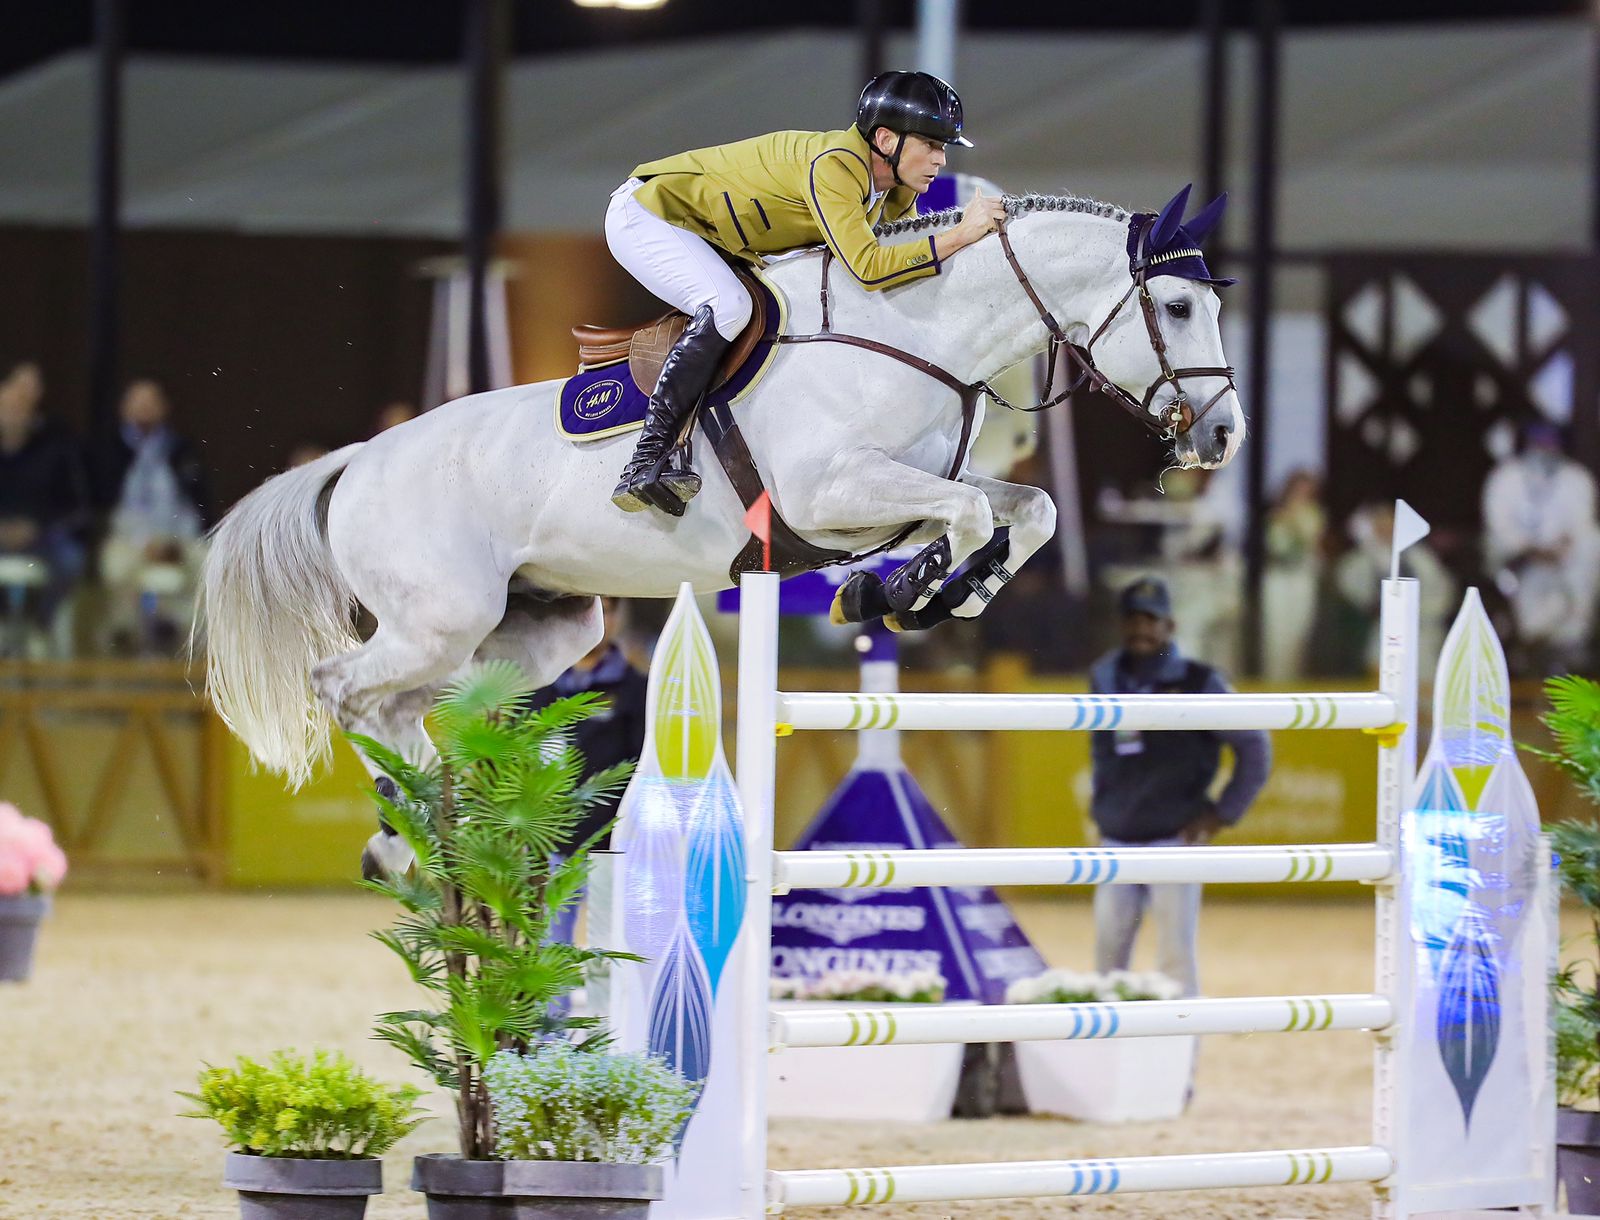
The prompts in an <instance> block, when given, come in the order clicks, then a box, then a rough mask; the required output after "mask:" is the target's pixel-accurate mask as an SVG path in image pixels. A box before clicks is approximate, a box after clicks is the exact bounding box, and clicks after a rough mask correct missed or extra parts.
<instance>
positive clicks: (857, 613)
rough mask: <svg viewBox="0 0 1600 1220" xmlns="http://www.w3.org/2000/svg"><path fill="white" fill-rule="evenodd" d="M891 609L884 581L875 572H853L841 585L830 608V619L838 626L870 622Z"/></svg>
mask: <svg viewBox="0 0 1600 1220" xmlns="http://www.w3.org/2000/svg"><path fill="white" fill-rule="evenodd" d="M888 609H889V607H888V604H887V603H886V602H885V601H884V598H883V581H882V580H881V579H880V578H879V577H878V575H877V574H876V573H874V572H852V573H851V574H850V579H849V580H847V581H845V582H844V584H842V585H840V586H839V591H838V592H837V593H835V594H834V595H833V605H832V606H831V607H829V609H828V620H829V621H830V622H831V623H833V624H834V626H836V627H842V626H844V625H845V624H846V623H870V622H871V621H872V620H873V619H875V618H882V617H883V615H884V612H885V611H887V610H888Z"/></svg>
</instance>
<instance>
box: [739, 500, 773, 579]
mask: <svg viewBox="0 0 1600 1220" xmlns="http://www.w3.org/2000/svg"><path fill="white" fill-rule="evenodd" d="M744 524H745V528H746V529H748V530H749V531H750V532H751V533H752V534H754V535H755V536H756V537H757V538H759V539H761V570H762V571H763V572H770V571H772V495H771V493H770V492H766V491H763V492H762V493H761V497H760V499H758V500H757V501H756V502H755V503H754V504H752V505H751V506H750V507H749V508H747V509H745V511H744Z"/></svg>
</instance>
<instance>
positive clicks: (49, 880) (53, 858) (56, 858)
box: [33, 843, 67, 890]
mask: <svg viewBox="0 0 1600 1220" xmlns="http://www.w3.org/2000/svg"><path fill="white" fill-rule="evenodd" d="M66 875H67V853H66V852H64V851H62V850H61V849H60V848H59V847H57V846H56V845H55V844H54V843H52V844H50V847H49V849H48V850H46V852H45V853H44V855H43V857H41V858H40V859H39V860H37V861H36V862H35V863H34V866H33V883H34V884H35V885H37V886H38V887H39V888H40V889H41V890H53V889H55V888H56V886H58V885H60V884H61V878H63V877H65V876H66Z"/></svg>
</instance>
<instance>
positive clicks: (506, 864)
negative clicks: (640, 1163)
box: [354, 663, 662, 1220]
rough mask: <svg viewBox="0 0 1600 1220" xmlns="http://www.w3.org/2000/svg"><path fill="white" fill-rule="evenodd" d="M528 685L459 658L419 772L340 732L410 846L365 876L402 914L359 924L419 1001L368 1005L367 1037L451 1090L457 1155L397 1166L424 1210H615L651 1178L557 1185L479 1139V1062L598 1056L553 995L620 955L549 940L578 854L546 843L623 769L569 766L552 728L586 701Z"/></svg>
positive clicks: (575, 717) (591, 1032) (559, 729)
mask: <svg viewBox="0 0 1600 1220" xmlns="http://www.w3.org/2000/svg"><path fill="white" fill-rule="evenodd" d="M530 694H531V691H530V689H529V686H528V683H527V680H526V678H525V677H524V676H523V674H522V672H521V670H520V669H518V668H517V667H515V666H513V665H510V664H498V663H491V664H489V665H485V666H482V667H479V668H476V669H474V670H473V671H472V672H471V673H470V674H468V675H467V676H466V677H464V678H463V679H461V680H460V681H459V682H457V683H456V684H455V685H453V686H451V687H450V688H448V689H447V690H446V691H445V692H444V694H442V695H441V696H440V698H439V700H438V702H437V703H436V704H435V707H434V710H433V713H432V715H431V716H430V717H429V731H430V733H431V735H432V737H433V741H434V744H435V746H436V747H437V749H438V758H437V759H436V761H434V762H433V763H432V764H430V765H429V766H427V767H417V766H414V765H412V764H411V763H409V762H408V761H407V760H405V759H403V758H401V757H399V756H398V755H396V754H394V753H393V752H391V751H389V750H387V749H386V748H385V747H383V746H382V745H380V744H379V743H377V742H375V741H371V740H368V739H365V738H355V739H354V740H355V742H356V744H357V745H358V746H359V747H360V748H361V749H362V750H364V751H365V752H366V753H367V755H368V756H369V757H370V758H371V759H372V760H373V761H374V762H376V763H377V765H378V766H380V767H381V768H382V769H383V770H384V771H385V772H386V773H387V774H388V775H389V777H390V778H391V779H392V780H393V781H394V783H395V785H396V789H397V791H396V794H395V796H394V797H393V798H392V799H386V798H385V797H383V796H381V795H380V796H379V797H378V802H379V806H380V809H381V812H382V814H383V817H384V819H385V820H386V821H387V822H388V824H389V825H390V826H392V827H393V828H394V829H395V831H396V832H397V833H398V834H399V835H401V836H402V837H403V838H404V839H405V841H406V843H407V844H408V846H409V847H410V848H411V851H412V853H413V855H414V856H415V858H416V863H415V866H414V868H413V869H412V870H411V871H410V872H408V873H407V874H405V875H403V876H398V877H387V878H382V879H379V880H376V881H371V882H368V883H366V884H367V885H368V886H369V887H370V888H372V889H375V890H377V891H379V892H381V893H384V894H387V895H388V896H389V897H391V898H393V899H394V900H395V901H396V902H398V903H399V904H400V906H401V907H402V908H403V910H404V912H405V913H404V915H403V916H402V917H401V918H400V920H399V921H398V922H397V923H396V924H395V925H394V926H393V927H392V928H390V929H387V930H384V931H381V932H378V933H375V935H376V936H377V937H378V939H379V940H380V941H382V942H383V943H384V944H386V945H387V946H388V947H389V948H390V949H392V950H393V951H394V952H395V953H396V954H398V955H399V956H400V958H401V959H402V960H403V961H404V962H405V964H406V967H407V969H408V970H409V971H410V972H411V976H412V978H413V979H414V980H415V981H416V982H417V984H418V985H419V986H421V987H422V988H423V989H424V990H425V991H427V992H428V993H429V994H430V997H431V1000H432V1006H431V1007H429V1008H426V1009H416V1010H411V1011H406V1012H392V1013H386V1014H384V1015H383V1016H382V1017H380V1018H379V1022H378V1028H377V1036H378V1037H379V1038H382V1039H384V1040H385V1041H387V1042H390V1043H393V1044H394V1045H395V1046H397V1047H399V1048H400V1049H401V1050H403V1051H405V1052H406V1054H407V1055H409V1056H410V1058H411V1060H412V1062H413V1063H414V1064H416V1065H417V1067H419V1068H420V1069H422V1070H423V1071H424V1072H426V1073H427V1074H428V1075H429V1076H431V1077H432V1078H433V1079H434V1081H435V1082H437V1083H438V1084H439V1086H440V1087H441V1088H444V1089H446V1090H448V1091H450V1092H453V1093H454V1094H455V1098H456V1114H457V1120H458V1133H459V1144H460V1153H459V1155H453V1156H424V1157H418V1158H417V1161H416V1164H415V1169H414V1173H413V1178H412V1185H413V1187H415V1188H416V1189H417V1190H420V1191H422V1192H423V1193H424V1194H426V1195H427V1197H428V1214H429V1216H430V1217H432V1218H433V1220H468V1218H470V1220H482V1218H484V1217H489V1216H496V1215H504V1216H507V1217H511V1216H518V1215H524V1214H528V1213H527V1211H526V1210H525V1209H526V1208H531V1207H533V1206H534V1205H535V1204H539V1205H549V1206H558V1205H560V1207H561V1210H560V1214H562V1215H572V1216H577V1215H581V1214H582V1211H581V1210H579V1209H578V1206H577V1203H576V1202H573V1203H572V1205H571V1206H567V1205H565V1204H559V1201H561V1200H573V1201H576V1200H584V1201H585V1203H584V1206H586V1207H588V1208H589V1209H590V1210H592V1211H594V1214H596V1215H606V1216H612V1215H626V1214H628V1213H627V1212H626V1211H625V1210H618V1209H625V1208H626V1207H627V1205H629V1204H638V1203H639V1201H640V1200H642V1199H643V1200H647V1199H652V1198H659V1197H660V1194H661V1189H662V1185H661V1179H660V1175H659V1173H655V1174H651V1173H644V1174H631V1173H617V1172H614V1171H615V1170H616V1168H617V1167H616V1166H615V1165H611V1164H607V1163H604V1162H597V1161H594V1160H592V1159H588V1158H585V1159H583V1160H581V1161H575V1162H572V1163H570V1164H569V1165H568V1166H567V1168H568V1170H569V1171H570V1172H566V1173H564V1174H562V1175H559V1180H557V1176H556V1175H553V1173H552V1170H551V1169H550V1166H549V1164H548V1163H544V1164H541V1165H539V1166H536V1167H529V1166H528V1165H526V1164H525V1163H524V1162H523V1161H522V1160H521V1159H514V1160H510V1161H507V1160H506V1159H505V1150H510V1151H513V1152H516V1151H518V1150H519V1149H520V1147H521V1145H519V1144H517V1143H516V1142H514V1141H513V1142H511V1143H503V1142H502V1141H501V1140H500V1138H499V1137H498V1136H497V1134H496V1128H495V1114H494V1106H493V1100H492V1098H491V1095H490V1087H489V1081H488V1079H487V1072H488V1068H489V1065H490V1063H491V1061H494V1060H495V1057H496V1056H497V1055H501V1054H503V1053H505V1052H513V1053H521V1052H528V1051H530V1050H532V1051H534V1053H533V1054H532V1055H531V1056H530V1058H532V1059H533V1060H538V1058H539V1055H540V1054H541V1053H543V1052H544V1051H545V1050H547V1049H549V1050H550V1051H551V1053H552V1054H554V1053H558V1051H559V1048H564V1047H571V1048H572V1049H573V1053H575V1054H589V1055H599V1054H601V1053H603V1052H604V1051H605V1049H606V1038H605V1035H604V1033H603V1032H602V1031H601V1030H600V1029H599V1020H598V1018H595V1017H573V1016H570V1015H569V1013H568V1010H567V1007H566V1005H565V1003H564V1001H565V999H566V997H567V996H569V995H570V993H571V992H572V991H574V990H575V989H577V988H578V987H579V986H580V985H581V984H582V983H583V981H584V974H585V970H586V969H587V968H588V967H590V966H591V965H596V964H600V963H604V962H610V961H617V960H637V959H636V958H633V957H631V956H630V955H626V954H618V953H609V952H600V951H597V950H593V949H587V948H582V947H576V946H573V945H567V944H559V943H550V942H549V936H550V929H551V926H552V923H553V920H554V918H555V917H556V915H557V914H558V913H560V912H561V911H562V910H563V909H564V908H565V907H567V906H568V905H570V904H571V903H573V902H575V901H576V900H577V898H578V895H579V893H580V891H581V890H582V887H583V882H584V877H585V868H586V864H585V859H584V856H585V851H583V850H579V851H577V852H575V853H574V854H573V855H571V856H570V857H569V858H567V859H565V860H562V859H559V858H557V857H556V852H557V851H558V849H560V848H561V847H562V846H563V845H564V844H565V843H566V841H567V839H568V838H569V836H570V835H571V833H572V831H573V828H574V827H575V826H576V825H577V824H578V822H579V821H580V820H581V819H582V817H583V814H584V812H585V811H586V810H587V809H588V808H590V807H591V806H592V805H594V804H595V803H596V802H598V801H600V800H601V799H603V798H604V797H606V796H607V795H609V794H611V793H613V792H615V791H616V790H617V789H618V788H620V787H621V786H622V785H623V784H624V783H625V782H626V781H627V777H628V773H629V768H628V767H626V766H621V767H614V768H610V769H608V770H606V771H603V772H600V773H598V774H596V775H593V776H591V777H589V778H588V779H584V778H583V771H584V761H583V757H582V755H581V754H580V753H579V752H578V750H577V749H576V748H575V746H574V745H573V744H572V741H571V739H570V735H569V734H568V732H567V731H568V730H569V729H571V728H572V726H573V725H575V724H577V723H578V722H579V721H580V720H582V719H584V718H585V717H587V716H589V715H591V714H593V712H594V711H595V710H597V705H598V704H599V702H600V698H599V696H596V695H591V694H585V695H575V696H573V697H571V698H568V699H562V700H559V701H557V702H555V703H553V704H550V705H549V706H547V707H544V708H540V709H538V710H530V709H529V706H528V700H529V695H530ZM535 1048H537V1049H535ZM586 1079H588V1078H586ZM606 1104H611V1105H622V1104H623V1102H622V1100H621V1099H617V1098H613V1099H612V1100H611V1101H610V1102H608V1103H606ZM650 1151H651V1154H652V1155H654V1153H655V1152H656V1151H658V1150H657V1149H651V1150H650ZM630 1168H631V1167H630ZM608 1192H609V1193H608ZM607 1207H609V1208H611V1209H612V1210H609V1211H607V1210H604V1209H605V1208H607ZM596 1209H598V1210H596Z"/></svg>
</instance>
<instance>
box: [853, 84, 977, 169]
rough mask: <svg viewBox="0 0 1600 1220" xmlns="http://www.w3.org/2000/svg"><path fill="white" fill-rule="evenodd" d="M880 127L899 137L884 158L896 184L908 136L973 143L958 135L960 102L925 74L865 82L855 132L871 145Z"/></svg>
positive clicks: (857, 105) (857, 110)
mask: <svg viewBox="0 0 1600 1220" xmlns="http://www.w3.org/2000/svg"><path fill="white" fill-rule="evenodd" d="M880 127H887V128H888V129H889V130H890V131H892V132H894V133H895V134H896V135H897V136H899V137H900V138H899V140H898V141H897V142H896V143H895V146H894V152H892V153H890V154H889V155H888V156H887V157H885V158H884V159H885V160H886V161H888V163H889V168H890V169H891V170H893V171H894V180H895V181H896V182H899V181H900V152H901V150H902V149H903V148H904V147H905V143H906V137H907V136H908V135H917V136H926V137H927V138H928V139H930V140H942V141H943V142H944V143H946V144H959V145H960V146H961V147H962V148H971V147H972V141H971V140H968V139H967V138H966V137H964V136H963V135H962V134H961V98H960V97H959V96H958V95H957V93H956V91H955V90H954V89H952V88H951V87H950V86H949V85H947V84H946V83H945V82H944V81H942V80H940V79H939V78H938V77H937V76H934V75H932V74H931V73H927V72H880V73H878V75H876V76H874V77H873V78H872V79H871V80H869V81H868V82H867V87H866V88H865V89H863V90H862V91H861V100H860V101H859V102H857V103H856V130H857V131H859V132H860V133H861V134H862V135H863V136H865V137H866V139H867V143H869V144H871V143H872V133H873V132H874V131H876V130H877V129H878V128H880ZM874 151H876V149H874ZM880 155H882V154H880Z"/></svg>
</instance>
